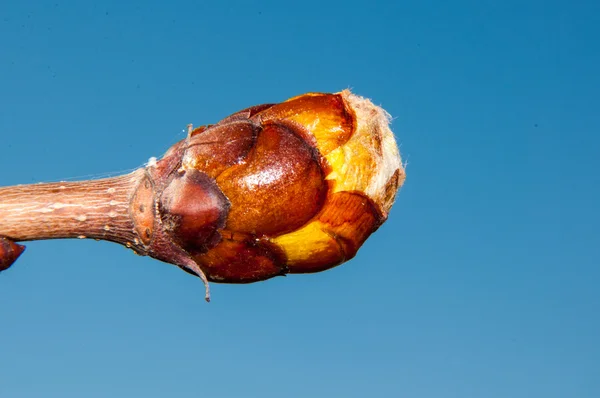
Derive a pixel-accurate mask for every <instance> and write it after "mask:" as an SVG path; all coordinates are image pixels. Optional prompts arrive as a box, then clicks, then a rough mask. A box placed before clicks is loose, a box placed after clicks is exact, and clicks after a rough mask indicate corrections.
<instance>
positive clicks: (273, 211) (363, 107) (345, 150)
mask: <svg viewBox="0 0 600 398" xmlns="http://www.w3.org/2000/svg"><path fill="white" fill-rule="evenodd" d="M388 125H389V115H388V114H387V113H386V112H385V111H384V110H383V109H381V108H380V107H378V106H375V105H374V104H373V103H372V102H371V101H369V100H368V99H365V98H362V97H359V96H357V95H354V94H352V93H351V92H350V91H348V90H345V91H343V92H341V93H337V94H323V93H309V94H304V95H301V96H298V97H294V98H291V99H289V100H287V101H285V102H282V103H279V104H265V105H259V106H254V107H251V108H248V109H244V110H242V111H239V112H237V113H234V114H233V115H231V116H229V117H227V118H225V119H223V120H221V121H220V122H218V123H217V124H214V125H208V126H202V127H199V128H196V129H192V128H191V126H190V130H189V132H188V137H187V138H186V139H185V140H182V141H180V142H178V143H176V144H175V145H173V146H172V147H171V148H170V149H169V150H168V151H167V153H166V154H165V155H164V156H163V158H162V159H160V160H159V161H153V162H150V163H149V164H148V165H147V166H146V167H144V168H142V169H138V170H136V171H134V172H133V173H131V174H127V175H124V176H119V177H113V178H108V179H103V180H91V181H81V182H68V183H66V182H65V183H48V184H34V185H20V186H14V187H5V188H0V270H2V269H6V268H8V266H10V265H11V264H12V262H14V260H15V259H16V258H17V257H18V256H19V255H20V254H21V252H22V251H23V248H24V247H23V246H20V245H17V244H16V243H14V242H16V241H26V240H34V239H55V238H76V237H77V238H93V239H104V240H109V241H113V242H116V243H120V244H123V245H125V246H127V247H129V248H131V249H132V250H134V251H135V252H136V253H138V254H140V255H148V256H151V257H154V258H156V259H159V260H161V261H165V262H168V263H172V264H175V265H178V266H179V267H181V268H182V269H184V270H186V271H188V272H190V273H192V274H194V275H197V276H198V277H200V278H202V280H203V281H204V282H205V284H206V289H207V291H206V298H207V300H208V299H209V291H208V281H215V282H223V283H249V282H256V281H260V280H265V279H269V278H272V277H274V276H277V275H285V274H288V273H308V272H318V271H323V270H326V269H329V268H332V267H334V266H336V265H338V264H341V263H343V262H344V261H347V260H349V259H351V258H353V257H354V256H355V255H356V252H357V251H358V249H359V248H360V247H361V245H362V244H363V243H364V242H365V240H366V239H367V238H368V237H369V236H370V235H371V234H372V233H373V232H374V231H375V230H377V228H378V227H379V226H380V225H381V224H382V223H383V222H384V221H385V220H386V219H387V217H388V214H389V211H390V208H391V207H392V204H393V203H394V199H395V197H396V193H397V191H398V188H399V187H400V186H401V185H402V183H403V182H404V178H405V174H404V169H403V167H402V164H401V159H400V155H399V153H398V147H397V145H396V141H395V139H394V135H393V133H392V132H391V130H390V129H389V126H388Z"/></svg>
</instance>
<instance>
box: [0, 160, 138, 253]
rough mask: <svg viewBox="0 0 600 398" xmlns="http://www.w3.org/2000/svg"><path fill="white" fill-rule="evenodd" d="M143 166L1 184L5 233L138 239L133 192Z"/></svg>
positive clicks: (20, 237)
mask: <svg viewBox="0 0 600 398" xmlns="http://www.w3.org/2000/svg"><path fill="white" fill-rule="evenodd" d="M143 177H144V171H143V170H141V169H140V170H136V171H134V172H133V173H131V174H127V175H123V176H118V177H113V178H106V179H100V180H89V181H78V182H57V183H46V184H32V185H17V186H11V187H2V188H0V236H5V237H7V238H9V239H11V240H13V241H29V240H36V239H58V238H83V237H85V238H94V239H103V240H109V241H113V242H118V243H121V244H128V243H129V244H131V242H133V241H134V240H135V239H136V236H137V235H136V233H135V230H134V224H133V220H132V217H131V215H130V202H131V198H132V196H133V194H134V192H135V190H136V188H137V187H138V185H139V184H140V182H141V181H142V179H143Z"/></svg>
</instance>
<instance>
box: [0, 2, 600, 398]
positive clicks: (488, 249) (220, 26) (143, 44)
mask: <svg viewBox="0 0 600 398" xmlns="http://www.w3.org/2000/svg"><path fill="white" fill-rule="evenodd" d="M599 27H600V4H599V3H598V2H595V1H574V2H560V1H526V2H520V1H503V2H499V1H497V2H494V1H455V2H446V1H425V2H391V1H390V2H385V1H373V2H358V1H346V2H338V1H331V2H325V1H312V0H307V1H304V2H301V3H298V2H296V3H285V2H281V1H277V2H275V1H262V2H243V1H228V2H216V1H215V2H200V1H171V2H152V1H150V2H140V1H138V2H128V3H127V4H123V2H118V1H105V2H95V3H94V2H75V1H60V0H56V1H51V2H45V1H30V2H16V1H14V2H3V3H2V4H0V38H1V39H0V109H2V111H1V112H0V137H2V140H1V143H2V148H3V151H2V156H1V157H0V168H1V169H2V170H4V171H3V172H2V174H1V179H0V185H10V184H17V183H33V182H41V181H55V180H61V179H76V178H80V177H87V176H96V177H97V176H100V175H102V174H103V173H106V172H110V173H112V174H113V175H114V173H115V172H119V171H121V172H124V171H128V170H131V169H133V168H136V167H138V166H140V165H142V164H143V163H144V162H146V161H147V159H148V158H149V157H151V156H160V155H161V154H162V153H163V152H164V151H165V150H166V149H167V148H168V147H169V146H170V145H171V144H173V143H174V142H176V141H178V140H179V139H182V138H183V137H184V132H183V130H184V129H185V126H186V124H187V123H190V122H192V123H194V124H195V125H200V124H206V123H213V122H216V121H218V120H219V119H221V118H222V117H224V116H226V115H228V114H230V113H232V112H234V111H236V110H238V109H241V108H244V107H247V106H250V105H254V104H259V103H263V102H277V101H281V100H284V99H286V98H288V97H290V96H294V95H297V94H301V93H304V92H307V91H340V90H342V89H345V88H348V87H350V88H352V89H353V90H354V91H355V92H356V93H358V94H361V95H364V96H367V97H370V98H372V99H373V100H374V102H376V103H378V104H381V105H382V106H384V107H385V108H386V109H387V110H388V111H389V112H390V113H391V114H392V115H393V116H394V122H393V130H394V132H395V133H396V136H397V138H398V141H399V142H400V144H401V152H402V155H403V157H404V160H406V161H408V169H407V174H408V178H407V180H406V184H405V186H404V187H403V188H402V190H401V192H400V195H399V196H398V200H397V203H396V205H395V207H394V208H393V210H392V212H391V215H390V219H389V220H388V222H387V223H386V224H385V225H384V226H383V227H382V228H380V229H379V231H377V232H376V234H374V235H373V236H372V237H371V239H370V240H369V241H367V243H366V244H365V245H364V247H363V248H362V250H361V251H360V252H359V254H358V255H357V257H356V258H355V259H354V260H352V261H351V262H349V263H347V264H345V265H343V266H340V267H338V268H336V269H334V270H331V271H328V272H324V273H321V274H315V275H297V276H290V277H287V278H277V279H273V280H270V281H267V282H263V283H257V284H252V285H246V286H236V285H216V284H213V285H212V289H213V302H212V303H211V304H206V303H204V301H203V294H204V289H203V287H202V284H201V282H200V281H199V280H197V279H196V278H192V277H190V276H189V275H188V274H186V273H184V272H181V271H180V270H178V269H176V268H175V267H173V266H169V265H166V264H163V263H160V262H158V261H155V260H152V259H150V258H146V257H138V256H135V255H133V254H132V253H131V252H130V251H128V250H125V249H124V248H122V247H120V246H118V245H114V244H110V243H104V242H94V241H45V242H32V243H30V244H28V248H27V251H26V252H25V254H24V255H23V256H22V258H20V259H19V261H18V262H17V263H16V264H15V265H14V266H13V268H11V269H10V270H9V271H7V272H4V273H2V275H0V302H1V303H2V305H1V306H0V341H1V342H2V343H1V344H0V396H2V397H11V398H15V397H39V396H45V397H61V398H67V397H81V396H86V397H107V396H111V397H134V396H144V397H146V398H150V397H164V396H178V397H196V396H210V397H251V396H260V397H263V398H269V397H307V396H310V397H331V396H340V397H426V398H429V397H436V398H437V397H461V398H464V397H489V398H495V397H498V398H499V397H512V398H518V397H545V398H552V397H557V398H558V397H561V398H562V397H578V398H586V397H598V396H599V395H600V339H599V336H600V320H599V317H598V314H600V292H599V291H598V285H599V282H600V268H598V264H599V260H598V259H599V258H600V244H599V243H600V233H599V230H598V225H599V224H600V212H599V211H598V202H599V199H600V198H599V186H600V184H599V183H600V178H599V174H598V169H599V167H598V162H597V153H598V149H599V147H600V145H599V144H600V136H599V132H600V120H599V117H598V110H599V109H600V100H599V98H600V97H599V92H600V74H599V73H598V71H599V70H600V42H599V41H598V37H600V28H599Z"/></svg>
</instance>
